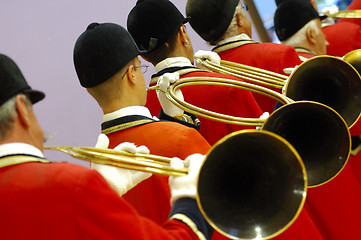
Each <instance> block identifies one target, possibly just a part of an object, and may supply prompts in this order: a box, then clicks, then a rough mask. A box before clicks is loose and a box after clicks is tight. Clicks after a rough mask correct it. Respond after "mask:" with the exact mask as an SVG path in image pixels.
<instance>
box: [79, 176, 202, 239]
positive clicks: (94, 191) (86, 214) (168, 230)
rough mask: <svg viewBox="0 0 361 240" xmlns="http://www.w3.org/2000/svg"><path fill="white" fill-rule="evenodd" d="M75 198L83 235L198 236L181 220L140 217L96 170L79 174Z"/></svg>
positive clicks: (113, 236)
mask: <svg viewBox="0 0 361 240" xmlns="http://www.w3.org/2000/svg"><path fill="white" fill-rule="evenodd" d="M74 200H75V205H74V213H76V216H77V222H78V225H79V229H80V230H79V232H80V235H81V238H82V239H118V240H119V239H124V240H129V239H132V240H137V239H198V238H197V237H196V235H195V233H194V232H193V231H192V230H191V229H190V228H189V227H188V226H186V225H185V224H183V223H181V222H179V221H178V220H172V221H168V222H166V223H165V224H164V226H163V227H161V226H159V225H157V224H155V223H154V222H152V221H150V220H148V219H145V218H143V217H140V216H139V215H138V214H137V213H136V212H135V211H134V210H133V209H132V208H131V207H130V206H129V205H128V204H127V203H126V202H125V201H124V200H123V199H121V198H119V196H118V195H117V193H116V192H114V191H112V190H111V189H110V188H109V186H108V184H107V183H106V182H105V180H103V179H102V178H101V177H100V176H98V174H97V173H96V172H95V171H93V173H92V174H84V175H83V176H82V177H80V178H79V182H78V191H77V192H76V194H75V196H74Z"/></svg>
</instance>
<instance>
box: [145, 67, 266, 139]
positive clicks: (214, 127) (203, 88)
mask: <svg viewBox="0 0 361 240" xmlns="http://www.w3.org/2000/svg"><path fill="white" fill-rule="evenodd" d="M177 70H180V68H169V69H164V71H161V72H160V73H159V74H156V75H154V78H153V81H152V82H151V84H150V85H151V86H152V85H154V84H156V79H157V76H159V75H162V74H164V73H165V72H175V71H177ZM182 71H183V73H184V74H182V73H181V74H180V78H181V79H182V78H187V77H217V78H226V79H233V80H237V81H239V79H238V78H234V77H231V76H228V75H225V74H219V73H211V72H206V71H201V70H199V69H196V68H194V67H189V68H186V69H184V68H183V69H182ZM154 80H155V81H154ZM181 90H182V93H183V96H184V100H185V101H186V102H188V103H190V104H193V105H195V106H197V107H200V108H203V109H207V110H210V111H213V112H216V113H221V114H226V115H231V116H235V117H244V118H259V117H260V116H261V115H262V113H263V112H262V110H261V109H260V108H259V106H258V105H257V103H256V101H255V100H254V98H253V95H252V93H251V92H249V91H246V90H243V89H236V88H232V87H224V86H212V85H195V86H187V87H184V88H181ZM146 106H147V107H148V108H149V110H150V111H151V113H152V114H154V115H157V114H159V112H160V109H161V106H160V104H159V101H158V99H157V94H156V92H155V91H151V92H148V96H147V104H146ZM198 118H199V120H200V121H201V125H200V129H199V132H200V133H201V135H202V136H203V137H204V138H205V139H206V140H207V141H208V142H209V144H211V145H213V144H215V143H216V142H217V141H218V140H220V139H221V138H222V137H224V136H226V135H228V134H229V133H231V132H234V131H238V130H241V129H246V128H254V127H248V126H244V125H235V124H225V123H222V122H218V121H215V120H210V119H208V118H204V117H201V116H198Z"/></svg>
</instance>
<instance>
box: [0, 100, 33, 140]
mask: <svg viewBox="0 0 361 240" xmlns="http://www.w3.org/2000/svg"><path fill="white" fill-rule="evenodd" d="M19 95H20V96H22V97H23V99H24V101H25V103H26V106H27V107H28V108H29V109H31V103H30V100H29V98H28V97H27V96H26V95H25V94H19ZM16 97H17V95H16V96H14V97H12V98H10V99H9V100H7V101H6V102H5V103H3V104H2V105H1V106H0V141H1V140H4V139H5V138H6V137H7V136H8V135H9V132H10V130H11V129H12V128H13V126H14V121H15V118H16V117H17V115H18V114H17V111H16Z"/></svg>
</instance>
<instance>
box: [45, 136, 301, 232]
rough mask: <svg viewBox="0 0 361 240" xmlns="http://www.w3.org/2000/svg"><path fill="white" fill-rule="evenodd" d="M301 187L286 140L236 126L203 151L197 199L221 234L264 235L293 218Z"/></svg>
mask: <svg viewBox="0 0 361 240" xmlns="http://www.w3.org/2000/svg"><path fill="white" fill-rule="evenodd" d="M46 149H57V150H61V151H63V152H66V153H68V154H70V155H72V156H74V157H76V158H79V159H83V160H86V161H91V162H97V163H99V162H100V163H103V164H108V165H113V166H119V165H118V164H120V165H122V164H126V165H127V167H126V168H129V169H133V170H141V171H146V172H149V171H150V172H153V173H154V172H157V173H160V174H164V175H176V176H177V175H185V174H187V169H172V168H171V167H170V165H169V161H170V158H165V157H160V156H156V155H150V154H130V153H123V152H119V151H115V150H111V149H97V148H90V147H47V148H46ZM150 165H151V167H150ZM158 167H159V168H158ZM151 169H152V170H151ZM154 169H157V170H155V171H153V170H154ZM164 169H166V171H164ZM173 173H174V174H173ZM306 191H307V175H306V170H305V167H304V164H303V162H302V160H301V157H300V155H299V154H298V153H297V151H296V150H295V149H294V147H293V146H292V145H291V144H290V143H288V141H286V140H285V139H284V138H282V137H280V136H278V135H277V134H274V133H272V132H269V131H256V130H241V131H239V132H234V133H232V134H229V135H227V136H226V137H224V138H223V139H221V140H220V141H218V142H217V143H216V144H215V145H214V146H213V147H212V148H211V149H210V150H209V151H208V153H207V154H206V159H205V162H204V164H203V166H202V167H201V170H200V173H199V177H198V185H197V203H198V205H199V207H200V210H201V212H202V213H203V215H204V217H205V218H206V220H207V221H208V222H209V223H210V225H212V227H213V228H215V229H216V230H217V231H219V232H220V233H222V234H223V235H225V236H227V237H229V238H232V239H269V238H272V237H274V236H276V235H278V234H280V233H282V232H283V231H284V230H286V229H287V228H288V227H289V226H290V225H291V224H292V223H293V222H294V221H295V220H296V218H297V217H298V215H299V213H300V211H301V209H302V208H303V204H304V201H305V197H306Z"/></svg>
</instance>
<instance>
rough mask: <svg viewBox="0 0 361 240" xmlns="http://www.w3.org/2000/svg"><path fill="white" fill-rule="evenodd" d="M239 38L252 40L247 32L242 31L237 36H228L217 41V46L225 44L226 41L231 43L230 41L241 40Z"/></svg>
mask: <svg viewBox="0 0 361 240" xmlns="http://www.w3.org/2000/svg"><path fill="white" fill-rule="evenodd" d="M239 40H252V39H251V38H250V37H249V36H248V35H247V34H245V33H242V34H240V35H236V36H233V37H229V38H226V39H224V40H221V41H219V42H218V43H217V45H216V47H217V46H220V45H223V44H225V43H229V42H234V41H239Z"/></svg>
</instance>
